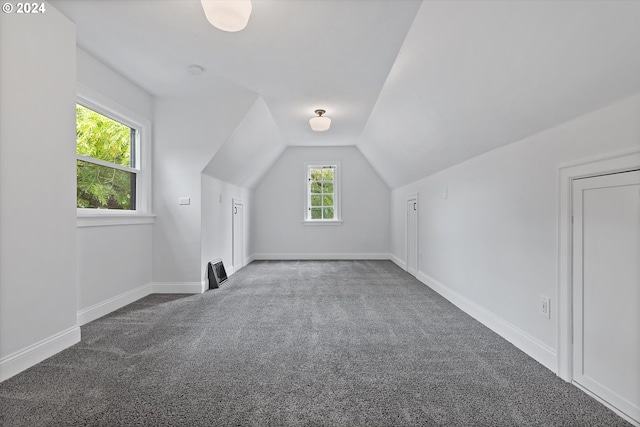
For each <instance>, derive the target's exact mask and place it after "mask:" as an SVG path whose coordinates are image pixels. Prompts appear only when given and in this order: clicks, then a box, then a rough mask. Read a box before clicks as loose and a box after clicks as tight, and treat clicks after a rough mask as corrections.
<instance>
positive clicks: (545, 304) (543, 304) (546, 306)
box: [540, 297, 551, 319]
mask: <svg viewBox="0 0 640 427" xmlns="http://www.w3.org/2000/svg"><path fill="white" fill-rule="evenodd" d="M540 316H542V317H546V318H547V319H550V318H551V300H550V299H549V298H547V297H540Z"/></svg>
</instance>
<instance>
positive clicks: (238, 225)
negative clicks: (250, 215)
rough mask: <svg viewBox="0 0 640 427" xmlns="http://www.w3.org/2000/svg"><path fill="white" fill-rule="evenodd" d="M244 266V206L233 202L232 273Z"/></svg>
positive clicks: (238, 202) (239, 202) (235, 201)
mask: <svg viewBox="0 0 640 427" xmlns="http://www.w3.org/2000/svg"><path fill="white" fill-rule="evenodd" d="M243 266H244V204H243V203H242V202H241V201H237V200H234V201H233V271H234V272H236V271H238V270H240V269H241V268H242V267H243Z"/></svg>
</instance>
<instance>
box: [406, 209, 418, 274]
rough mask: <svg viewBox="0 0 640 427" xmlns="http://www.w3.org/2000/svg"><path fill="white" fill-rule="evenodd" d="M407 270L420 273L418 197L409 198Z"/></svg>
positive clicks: (411, 272)
mask: <svg viewBox="0 0 640 427" xmlns="http://www.w3.org/2000/svg"><path fill="white" fill-rule="evenodd" d="M407 271H408V272H409V273H410V274H413V275H414V276H415V275H417V274H418V199H417V198H411V199H407Z"/></svg>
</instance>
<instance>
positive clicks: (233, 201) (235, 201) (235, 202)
mask: <svg viewBox="0 0 640 427" xmlns="http://www.w3.org/2000/svg"><path fill="white" fill-rule="evenodd" d="M236 205H242V236H243V238H244V235H245V232H246V226H245V221H244V219H245V214H244V201H243V200H242V199H236V198H233V199H231V265H232V266H233V272H234V273H235V272H236V271H237V270H236V259H235V257H236V247H235V246H236V236H235V233H236V214H235V210H236ZM242 248H243V249H245V247H244V242H242ZM242 258H243V259H242V267H244V263H245V261H246V256H245V251H244V250H243V251H242ZM242 267H240V268H242ZM238 270H239V269H238Z"/></svg>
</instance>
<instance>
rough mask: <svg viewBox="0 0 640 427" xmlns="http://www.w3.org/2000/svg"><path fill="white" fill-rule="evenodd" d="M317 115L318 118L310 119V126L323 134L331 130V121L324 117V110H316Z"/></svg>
mask: <svg viewBox="0 0 640 427" xmlns="http://www.w3.org/2000/svg"><path fill="white" fill-rule="evenodd" d="M315 113H316V114H317V116H315V117H311V118H310V119H309V124H310V125H311V129H313V130H315V131H317V132H322V131H325V130H327V129H329V126H331V119H330V118H329V117H324V116H323V114H324V113H326V111H324V110H316V111H315Z"/></svg>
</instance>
